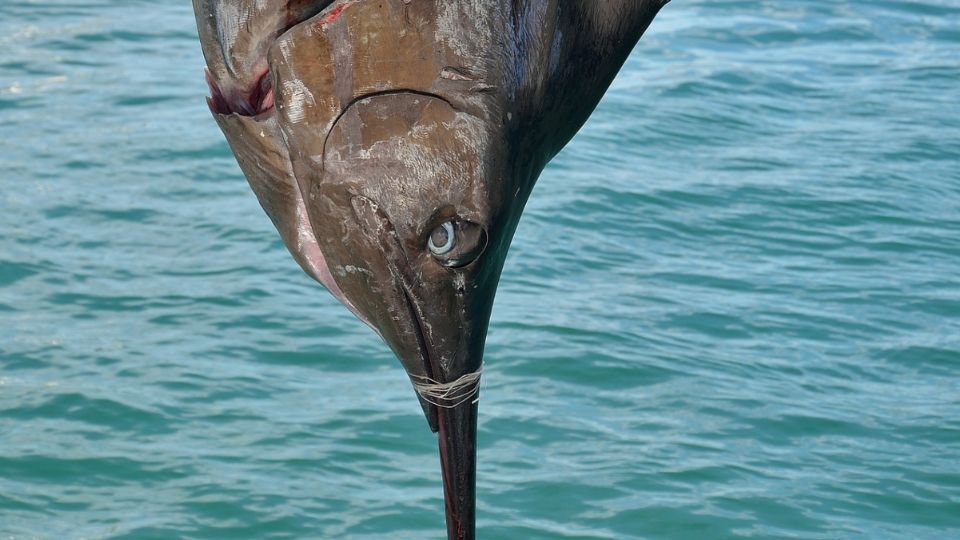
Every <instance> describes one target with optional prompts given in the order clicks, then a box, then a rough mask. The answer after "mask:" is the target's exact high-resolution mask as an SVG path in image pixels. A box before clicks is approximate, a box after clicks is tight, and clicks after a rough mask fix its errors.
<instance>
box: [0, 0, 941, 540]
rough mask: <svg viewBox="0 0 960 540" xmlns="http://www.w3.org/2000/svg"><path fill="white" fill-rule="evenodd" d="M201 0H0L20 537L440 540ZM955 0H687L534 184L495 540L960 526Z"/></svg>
mask: <svg viewBox="0 0 960 540" xmlns="http://www.w3.org/2000/svg"><path fill="white" fill-rule="evenodd" d="M201 66H202V61H201V56H200V51H199V46H198V44H197V39H196V32H195V29H194V23H193V20H192V12H191V8H190V6H189V3H188V2H186V1H185V0H184V1H174V0H166V1H162V2H156V1H145V0H141V1H130V0H127V1H123V2H118V1H114V0H109V1H108V0H72V1H70V0H48V1H43V2H38V1H27V0H3V1H2V3H0V538H3V539H18V540H19V539H34V538H41V539H61V538H77V539H79V538H87V539H92V538H111V539H113V538H124V539H153V538H156V539H171V538H196V539H208V538H209V539H213V538H223V539H241V538H250V539H261V538H336V539H387V538H391V539H393V538H439V537H440V536H441V533H442V530H443V526H442V523H443V513H442V498H441V490H440V485H441V482H440V472H439V466H438V459H437V456H436V448H435V445H436V440H435V437H434V436H433V435H431V434H430V433H429V431H428V429H427V427H426V424H425V422H424V420H423V418H422V414H421V412H420V409H419V407H418V405H417V403H416V400H415V399H414V396H413V392H412V391H411V389H410V387H409V383H408V381H407V379H406V377H405V376H404V374H403V371H402V370H401V368H400V367H399V363H398V362H397V361H395V360H394V359H393V357H392V355H391V354H390V353H389V351H388V350H387V349H386V347H385V346H384V345H382V344H381V343H380V342H379V340H378V339H377V338H375V336H374V335H373V334H372V333H371V332H370V331H369V330H367V329H366V327H364V326H363V325H362V324H360V323H358V322H357V321H355V320H354V319H353V318H352V316H351V315H349V314H348V313H347V311H346V310H344V309H343V308H341V307H340V306H339V305H337V304H336V303H335V302H334V301H333V300H332V299H331V298H330V297H328V296H327V295H326V294H325V293H324V292H323V291H322V290H321V289H320V288H319V286H317V285H315V284H314V283H312V282H311V281H310V280H309V279H308V278H307V277H306V276H304V275H303V274H302V273H301V272H300V271H299V270H298V269H297V267H296V265H295V263H294V262H293V261H292V260H291V259H290V257H289V255H288V254H287V253H286V252H285V250H284V248H283V246H282V245H281V243H280V241H279V239H278V237H277V234H276V232H275V231H274V230H273V228H272V226H271V224H270V222H269V220H268V219H267V217H266V216H265V215H264V214H263V213H262V212H261V210H260V208H259V206H258V204H257V202H256V200H255V198H254V196H253V194H252V193H250V192H249V189H248V188H247V186H246V183H245V181H244V180H243V178H242V177H241V175H240V173H239V171H238V168H237V166H236V164H235V162H234V160H233V157H232V156H231V154H230V152H229V150H228V148H227V145H226V143H225V142H224V140H223V138H222V136H221V135H220V133H219V132H218V130H217V128H216V126H215V124H214V122H213V121H212V120H211V119H210V117H209V114H208V112H207V110H206V105H205V104H204V100H203V95H204V92H205V88H204V84H203V80H202V67H201ZM958 88H960V5H958V4H957V3H956V2H954V1H950V0H923V1H914V2H902V1H876V0H871V1H864V0H854V1H851V2H832V1H825V0H804V1H799V0H782V1H777V2H774V1H746V0H741V1H733V0H725V1H706V0H696V1H693V0H677V1H675V2H673V3H672V4H670V5H669V6H668V7H667V8H666V10H665V11H664V13H663V14H662V15H661V17H660V18H659V19H658V20H657V21H656V22H655V23H654V25H653V27H652V28H651V30H650V32H649V33H648V34H647V36H646V37H645V38H644V39H643V41H642V42H641V44H640V46H639V47H638V48H637V50H636V51H635V54H634V55H633V57H632V58H631V60H630V61H629V63H628V65H627V68H626V69H625V70H624V72H623V73H622V75H621V76H620V78H619V79H618V81H617V83H616V84H615V87H614V89H613V90H612V91H611V93H610V94H609V95H608V97H607V99H606V100H605V101H604V102H603V104H602V105H601V107H600V108H599V110H598V111H597V113H596V115H595V116H594V117H593V119H592V120H591V122H590V123H589V124H588V126H587V127H586V128H585V129H584V130H583V132H582V133H581V134H580V135H579V136H578V137H577V139H576V140H575V141H574V142H573V143H572V144H571V146H570V147H569V148H568V149H567V150H566V151H565V152H564V153H563V154H561V155H560V156H559V157H558V158H557V159H556V160H555V161H554V163H553V164H552V165H551V166H550V167H549V168H548V169H547V171H546V172H545V173H544V175H543V177H542V179H541V181H540V183H539V185H538V186H537V189H536V190H535V192H534V194H533V198H532V199H531V203H530V205H529V208H528V210H527V212H526V215H525V217H524V220H523V222H522V223H521V225H520V229H519V231H518V233H517V237H516V241H515V243H514V246H513V250H512V251H511V255H510V258H509V260H508V262H507V267H506V270H505V273H504V277H503V282H502V285H501V289H500V294H499V296H498V299H497V305H496V308H495V311H494V316H493V322H492V326H491V331H490V338H489V343H488V354H487V358H486V365H487V376H486V377H485V378H486V382H485V387H484V390H483V401H482V402H481V427H480V443H479V444H480V463H479V485H478V493H479V520H478V525H479V529H480V535H481V538H502V539H558V538H583V539H638V538H643V539H720V538H764V539H766V538H771V539H772V538H797V539H848V538H857V539H870V540H876V539H881V540H882V539H893V538H897V539H950V538H960V377H958V375H960V278H958V273H960V165H958V153H960V99H958V96H960V92H958Z"/></svg>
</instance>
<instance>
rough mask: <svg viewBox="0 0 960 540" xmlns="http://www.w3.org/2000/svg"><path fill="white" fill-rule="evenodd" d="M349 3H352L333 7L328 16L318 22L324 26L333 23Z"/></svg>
mask: <svg viewBox="0 0 960 540" xmlns="http://www.w3.org/2000/svg"><path fill="white" fill-rule="evenodd" d="M349 5H350V4H341V5H339V6H337V7H335V8H333V9H332V10H330V13H328V14H327V16H326V17H324V18H322V19H320V20H319V21H317V24H318V25H321V26H322V25H327V24H330V23H332V22H333V21H335V20H337V18H338V17H339V16H340V14H342V13H343V10H345V9H347V7H348V6H349Z"/></svg>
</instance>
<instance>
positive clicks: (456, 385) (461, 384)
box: [410, 367, 483, 409]
mask: <svg viewBox="0 0 960 540" xmlns="http://www.w3.org/2000/svg"><path fill="white" fill-rule="evenodd" d="M481 375H483V368H482V367H481V368H480V369H478V370H477V371H474V372H473V373H467V374H466V375H464V376H463V377H460V378H459V379H457V380H455V381H453V382H448V383H442V382H437V381H435V380H433V379H431V378H430V377H424V376H421V375H410V380H411V381H412V382H413V388H414V390H416V391H417V393H418V394H420V397H422V398H423V399H424V401H426V402H427V403H430V404H432V405H436V406H437V407H440V408H443V409H453V408H455V407H458V406H460V405H462V404H464V403H466V402H467V401H469V400H471V399H473V403H476V402H478V401H480V398H479V397H478V396H477V394H478V393H479V392H480V377H481ZM474 398H476V399H474Z"/></svg>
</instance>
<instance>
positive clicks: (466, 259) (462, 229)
mask: <svg viewBox="0 0 960 540" xmlns="http://www.w3.org/2000/svg"><path fill="white" fill-rule="evenodd" d="M486 247H487V232H486V231H485V230H484V228H483V227H482V226H481V225H478V224H476V223H473V222H470V221H465V220H459V219H451V220H447V221H445V222H443V223H441V224H439V225H437V226H435V227H434V228H433V229H432V230H431V231H430V235H429V236H428V237H427V248H428V249H429V250H430V253H431V254H432V255H433V257H434V258H435V259H436V260H437V262H439V263H440V264H442V265H443V266H446V267H448V268H460V267H462V266H467V265H468V264H470V263H472V262H473V261H474V260H476V259H477V257H479V256H480V254H481V253H483V250H484V249H486Z"/></svg>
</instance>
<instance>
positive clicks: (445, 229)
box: [427, 221, 457, 255]
mask: <svg viewBox="0 0 960 540" xmlns="http://www.w3.org/2000/svg"><path fill="white" fill-rule="evenodd" d="M455 245H457V233H456V231H455V230H454V227H453V222H452V221H447V222H445V223H441V224H440V225H438V226H437V227H436V228H434V229H433V232H431V233H430V240H428V241H427V247H429V248H430V251H431V252H433V254H434V255H446V254H447V253H450V252H451V251H453V247H454V246H455Z"/></svg>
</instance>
